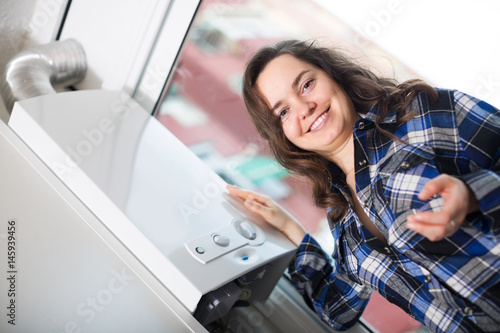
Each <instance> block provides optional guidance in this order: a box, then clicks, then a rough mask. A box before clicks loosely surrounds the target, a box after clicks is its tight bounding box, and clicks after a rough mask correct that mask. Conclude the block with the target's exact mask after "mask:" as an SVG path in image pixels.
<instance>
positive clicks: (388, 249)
mask: <svg viewBox="0 0 500 333" xmlns="http://www.w3.org/2000/svg"><path fill="white" fill-rule="evenodd" d="M384 250H385V252H387V254H391V249H390V248H388V247H387V246H386V247H384Z"/></svg>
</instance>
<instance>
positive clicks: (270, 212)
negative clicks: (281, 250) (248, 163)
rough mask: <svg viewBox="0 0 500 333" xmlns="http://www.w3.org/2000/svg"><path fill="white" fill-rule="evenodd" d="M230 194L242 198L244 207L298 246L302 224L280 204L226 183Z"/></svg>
mask: <svg viewBox="0 0 500 333" xmlns="http://www.w3.org/2000/svg"><path fill="white" fill-rule="evenodd" d="M227 189H228V191H229V193H230V194H232V195H234V196H236V197H239V198H241V199H243V200H244V203H245V207H247V208H248V209H249V210H251V211H252V212H254V213H256V214H258V215H260V216H261V217H262V218H263V219H264V221H266V222H267V223H269V224H270V225H272V226H273V227H275V228H276V229H278V230H279V231H281V232H282V233H283V234H284V235H285V236H286V237H288V238H289V239H290V240H291V241H292V242H293V243H294V244H295V245H296V246H299V245H300V243H301V242H302V239H303V238H304V236H305V235H306V231H305V229H304V228H303V227H302V225H301V224H300V223H299V222H298V221H297V220H296V219H295V218H294V217H293V216H291V215H290V214H289V213H288V212H287V211H285V210H284V209H283V208H281V206H279V205H278V204H277V203H276V202H274V201H273V200H272V199H271V198H269V197H268V196H267V195H260V194H257V193H255V192H252V191H247V190H243V189H240V188H238V187H236V186H233V185H227Z"/></svg>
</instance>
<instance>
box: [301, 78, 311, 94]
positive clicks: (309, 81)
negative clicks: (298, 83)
mask: <svg viewBox="0 0 500 333" xmlns="http://www.w3.org/2000/svg"><path fill="white" fill-rule="evenodd" d="M313 82H314V80H308V81H306V83H304V86H303V87H302V92H305V91H306V90H308V89H309V88H311V86H312V84H313Z"/></svg>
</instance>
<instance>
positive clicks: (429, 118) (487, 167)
mask: <svg viewBox="0 0 500 333" xmlns="http://www.w3.org/2000/svg"><path fill="white" fill-rule="evenodd" d="M438 93H439V99H438V100H437V101H436V102H434V103H433V102H431V101H430V100H429V99H428V96H427V95H426V94H425V93H423V92H421V93H419V94H418V96H417V97H416V98H415V99H414V100H413V101H412V103H411V105H410V106H409V107H408V108H407V110H406V111H409V110H413V111H414V112H416V115H415V116H414V117H413V118H412V119H410V120H409V121H408V122H406V123H404V124H400V125H396V123H395V120H396V116H395V113H389V114H388V116H387V117H386V119H385V120H384V121H383V123H382V124H381V127H382V128H384V129H385V130H388V131H390V132H392V133H394V135H395V136H397V137H399V138H401V139H402V140H403V141H404V143H402V142H398V141H396V140H391V139H389V138H387V137H386V136H384V135H381V134H380V132H379V131H377V130H376V129H375V126H374V121H375V118H376V109H375V108H374V109H372V110H370V111H369V112H368V113H367V114H366V115H365V116H364V118H362V119H360V120H359V121H358V122H356V124H355V126H354V142H355V161H356V192H357V193H356V194H357V196H358V199H359V201H360V203H361V204H362V205H363V208H364V210H365V212H366V213H367V214H368V216H369V217H370V218H371V220H372V221H373V222H374V224H375V225H376V226H377V228H378V229H379V230H380V232H381V233H382V234H383V236H384V237H385V239H386V240H387V243H388V244H387V245H385V244H384V243H382V242H380V241H379V240H378V239H377V238H375V237H374V236H373V235H372V234H371V233H370V232H369V231H368V230H367V229H366V228H364V227H363V226H362V224H361V223H360V221H359V219H358V217H357V216H356V214H355V213H354V211H353V209H352V207H353V206H352V202H351V199H350V192H349V190H348V188H347V186H346V183H345V175H344V174H343V173H342V171H340V169H339V168H337V167H336V166H335V165H333V164H332V166H331V170H330V171H331V173H332V177H333V179H334V183H335V184H333V185H332V188H333V189H334V190H335V191H337V193H340V194H342V195H343V196H345V198H346V200H347V201H348V202H349V205H350V209H349V212H348V214H347V215H346V216H344V217H343V218H342V219H341V220H340V221H336V222H332V221H330V229H331V232H332V235H333V239H334V242H335V244H334V245H335V247H334V253H333V258H329V257H328V256H327V255H326V254H325V253H324V252H323V251H322V249H321V248H320V246H319V245H318V243H317V242H316V241H315V240H314V239H313V238H312V237H311V235H309V234H308V235H306V236H305V238H304V239H303V241H302V244H301V245H300V246H299V249H298V251H297V256H296V258H295V260H293V261H292V263H291V264H290V267H289V272H290V275H291V277H292V281H293V282H294V284H295V285H296V287H297V288H298V289H299V291H300V292H301V293H302V294H303V295H304V298H305V299H306V301H307V302H308V303H309V304H310V305H311V306H312V307H313V308H314V310H315V311H316V312H317V313H318V314H319V316H320V317H321V318H322V319H323V320H325V321H327V322H328V323H329V324H330V325H331V326H333V327H334V328H336V329H346V328H348V327H350V326H352V325H353V324H354V323H355V322H356V321H357V319H358V318H359V316H360V315H361V313H362V311H363V310H364V308H365V306H366V304H367V302H368V300H369V297H370V294H371V292H372V290H375V291H377V292H379V293H380V294H381V295H382V296H384V297H385V298H386V299H387V300H389V301H390V302H392V303H394V304H396V305H398V306H399V307H401V308H402V309H403V310H405V311H406V312H407V313H408V314H409V315H410V316H412V317H413V318H415V319H417V320H418V321H420V322H421V323H422V324H423V325H425V326H427V327H428V328H429V329H431V330H433V331H436V332H481V331H495V332H498V331H500V111H499V110H497V109H495V108H494V107H492V106H491V105H489V104H487V103H485V102H483V101H481V100H478V99H476V98H474V97H471V96H468V95H466V94H464V93H461V92H459V91H450V90H438ZM440 173H446V174H449V175H453V176H455V177H458V178H460V179H461V180H463V181H464V182H465V183H466V184H467V185H468V186H469V188H470V189H471V190H472V191H473V193H474V194H475V195H476V198H477V199H478V201H479V204H480V210H481V211H480V212H477V213H473V214H469V215H468V216H467V218H466V220H465V221H464V223H463V224H462V226H461V228H460V229H459V230H458V231H457V232H456V233H455V234H454V235H452V236H451V237H448V238H445V239H443V240H441V241H436V242H431V241H429V240H428V239H427V238H425V237H423V236H421V235H419V234H417V233H415V232H413V231H412V230H409V229H407V228H406V227H405V222H406V217H407V216H408V215H409V214H413V213H415V212H417V211H439V210H440V209H441V206H442V203H443V201H442V198H441V197H439V196H435V197H434V198H433V199H431V200H429V201H425V202H423V201H421V200H419V199H418V197H417V194H418V193H419V192H420V190H421V189H422V187H423V185H424V184H425V183H426V182H427V181H428V180H430V179H432V178H434V177H436V176H437V175H439V174H440ZM332 259H333V260H332Z"/></svg>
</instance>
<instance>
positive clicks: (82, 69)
mask: <svg viewBox="0 0 500 333" xmlns="http://www.w3.org/2000/svg"><path fill="white" fill-rule="evenodd" d="M86 71H87V61H86V58H85V52H84V50H83V48H82V46H81V45H80V43H78V42H77V41H76V40H74V39H68V40H65V41H56V42H52V43H50V44H46V45H40V46H33V47H30V48H27V49H25V50H23V51H21V52H20V53H18V54H17V55H16V56H14V57H13V58H12V59H11V60H10V61H9V63H8V64H7V66H6V67H5V72H4V77H3V80H2V82H1V87H0V88H1V94H2V97H3V100H4V104H5V106H6V108H7V111H8V112H9V113H10V112H12V108H13V107H14V103H15V102H16V101H19V100H23V99H26V98H31V97H36V96H41V95H46V94H52V93H55V92H56V90H55V89H54V87H53V86H54V85H61V86H63V85H64V86H69V85H71V84H75V83H78V82H80V81H81V80H83V78H84V77H85V73H86Z"/></svg>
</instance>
